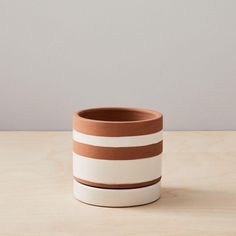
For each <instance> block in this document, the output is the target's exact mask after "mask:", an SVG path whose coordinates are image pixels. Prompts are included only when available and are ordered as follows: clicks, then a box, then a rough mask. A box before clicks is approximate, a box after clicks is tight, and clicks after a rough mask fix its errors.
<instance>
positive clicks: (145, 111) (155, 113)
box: [74, 107, 163, 124]
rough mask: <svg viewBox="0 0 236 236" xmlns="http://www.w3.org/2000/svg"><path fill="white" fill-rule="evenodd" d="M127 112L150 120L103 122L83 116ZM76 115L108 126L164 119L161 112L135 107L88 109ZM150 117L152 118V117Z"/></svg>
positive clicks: (75, 113)
mask: <svg viewBox="0 0 236 236" xmlns="http://www.w3.org/2000/svg"><path fill="white" fill-rule="evenodd" d="M102 110H104V111H114V110H116V111H126V112H130V113H132V112H138V113H142V114H143V115H147V117H148V116H149V118H146V119H145V118H144V119H137V120H115V121H113V120H105V119H104V120H101V119H92V118H87V117H84V116H83V114H86V113H87V112H96V111H102ZM74 115H75V116H76V117H77V118H79V119H81V120H84V121H88V122H94V123H107V124H133V123H142V122H148V121H154V120H158V119H161V118H162V117H163V115H162V113H160V112H159V111H154V110H151V109H146V108H134V107H94V108H88V109H83V110H80V111H77V112H74ZM150 115H151V116H152V117H150Z"/></svg>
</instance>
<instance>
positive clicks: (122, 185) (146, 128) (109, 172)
mask: <svg viewBox="0 0 236 236" xmlns="http://www.w3.org/2000/svg"><path fill="white" fill-rule="evenodd" d="M162 120H163V119H162V114H161V113H159V112H156V111H151V110H147V109H134V108H95V109H88V110H82V111H80V112H77V113H75V114H74V116H73V140H74V143H73V175H74V195H75V197H76V198H77V199H78V200H80V201H82V202H86V203H89V204H93V205H100V206H110V207H125V206H134V205H142V204H147V203H150V202H153V201H155V200H157V199H158V198H159V197H160V180H161V159H162V158H161V154H162V127H163V125H162V123H163V121H162Z"/></svg>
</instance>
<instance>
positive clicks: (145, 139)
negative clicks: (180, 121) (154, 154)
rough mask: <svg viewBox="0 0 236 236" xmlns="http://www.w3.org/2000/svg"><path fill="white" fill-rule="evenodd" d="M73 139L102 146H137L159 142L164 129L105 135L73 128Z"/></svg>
mask: <svg viewBox="0 0 236 236" xmlns="http://www.w3.org/2000/svg"><path fill="white" fill-rule="evenodd" d="M73 139H74V141H76V142H79V143H83V144H89V145H93V146H100V147H135V146H146V145H150V144H154V143H159V142H160V141H161V140H162V131H159V132H157V133H153V134H147V135H138V136H124V137H104V136H94V135H88V134H83V133H81V132H78V131H76V130H73Z"/></svg>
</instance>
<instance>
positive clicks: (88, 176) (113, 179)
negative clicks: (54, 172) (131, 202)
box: [73, 153, 162, 184]
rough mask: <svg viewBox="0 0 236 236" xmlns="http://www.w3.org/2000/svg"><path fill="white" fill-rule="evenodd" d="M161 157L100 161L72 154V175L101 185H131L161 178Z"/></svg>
mask: <svg viewBox="0 0 236 236" xmlns="http://www.w3.org/2000/svg"><path fill="white" fill-rule="evenodd" d="M161 156H162V154H160V155H158V156H154V157H149V158H143V159H135V160H102V159H94V158H88V157H83V156H80V155H78V154H75V153H73V175H74V176H75V177H77V178H80V179H83V180H87V181H91V182H95V183H103V184H132V183H142V182H146V181H151V180H154V179H157V178H159V177H160V176H161V159H162V158H161Z"/></svg>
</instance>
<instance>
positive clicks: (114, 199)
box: [73, 180, 160, 207]
mask: <svg viewBox="0 0 236 236" xmlns="http://www.w3.org/2000/svg"><path fill="white" fill-rule="evenodd" d="M73 185H74V196H75V198H76V199H78V200H80V201H82V202H85V203H88V204H92V205H99V206H108V207H126V206H137V205H143V204H147V203H150V202H153V201H155V200H157V199H158V198H160V182H158V183H156V184H153V185H151V186H148V187H142V188H134V189H118V190H117V189H102V188H94V187H90V186H87V185H84V184H80V183H79V182H77V181H75V180H74V184H73Z"/></svg>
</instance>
